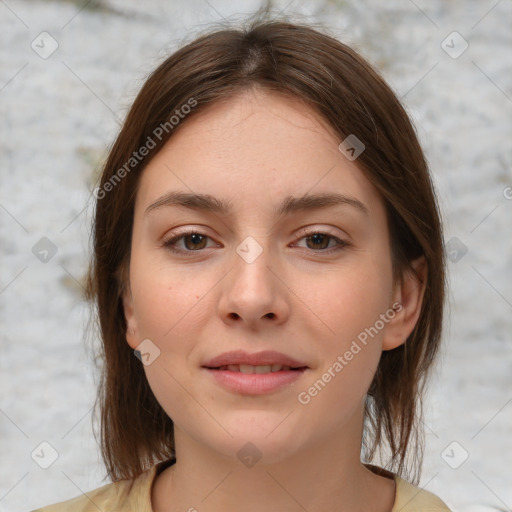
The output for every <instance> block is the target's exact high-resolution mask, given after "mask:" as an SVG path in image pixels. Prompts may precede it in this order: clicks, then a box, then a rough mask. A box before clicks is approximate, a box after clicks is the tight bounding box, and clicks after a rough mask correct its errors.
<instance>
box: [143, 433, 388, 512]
mask: <svg viewBox="0 0 512 512" xmlns="http://www.w3.org/2000/svg"><path fill="white" fill-rule="evenodd" d="M361 433H362V431H361ZM175 439H176V446H177V457H176V462H175V464H173V465H172V466H170V467H168V468H167V469H165V470H164V471H163V472H162V473H161V474H160V475H159V476H158V477H157V479H156V480H155V484H154V486H153V491H152V503H153V510H154V512H164V511H165V512H174V511H178V510H180V511H183V510H187V511H190V512H194V511H196V510H208V511H209V512H221V511H222V512H225V511H226V510H228V511H231V510H244V511H247V512H263V511H268V510H286V511H290V512H292V511H293V512H295V511H297V512H304V510H307V511H308V512H321V511H325V510H336V511H339V512H349V511H350V512H353V511H355V510H373V511H375V512H390V511H391V509H392V507H393V503H394V500H395V483H394V481H393V480H392V479H390V478H386V477H384V476H379V475H377V474H376V473H374V472H372V471H370V470H369V469H368V468H367V467H365V465H363V464H362V463H361V462H360V444H359V446H358V445H357V444H356V443H354V442H353V438H351V439H350V441H351V442H350V443H348V442H347V441H348V440H349V439H348V438H342V437H341V436H340V437H339V438H338V439H337V440H336V442H335V443H333V442H332V440H329V441H328V442H326V441H325V440H319V441H318V442H316V443H315V444H312V445H311V446H309V447H307V449H303V450H301V451H300V453H294V454H291V455H289V456H287V457H280V458H279V460H274V461H272V462H267V463H263V460H264V459H261V461H258V462H256V463H255V464H254V465H252V466H251V465H250V462H248V465H245V464H242V463H241V462H240V460H238V459H236V458H235V459H232V458H228V457H226V456H223V455H221V454H219V453H218V452H216V451H213V450H209V449H205V447H204V445H201V444H199V443H197V442H196V441H194V440H192V439H191V438H189V437H188V436H186V435H185V434H184V433H183V432H182V431H180V430H179V429H176V431H175Z"/></svg>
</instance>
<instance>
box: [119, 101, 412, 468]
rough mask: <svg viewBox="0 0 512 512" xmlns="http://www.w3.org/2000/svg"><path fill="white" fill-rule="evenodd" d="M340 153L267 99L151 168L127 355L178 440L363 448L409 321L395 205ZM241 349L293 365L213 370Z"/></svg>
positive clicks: (305, 118)
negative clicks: (388, 360) (400, 305)
mask: <svg viewBox="0 0 512 512" xmlns="http://www.w3.org/2000/svg"><path fill="white" fill-rule="evenodd" d="M340 142H341V140H339V139H338V138H337V137H336V136H335V135H334V133H333V132H332V131H331V130H330V129H328V128H326V126H325V124H322V122H321V121H320V118H319V117H317V115H316V114H315V113H313V112H312V111H310V110H309V109H307V108H306V107H305V106H303V104H302V103H301V102H300V101H298V100H294V99H283V97H282V96H278V95H276V94H272V93H270V94H269V93H264V92H261V91H257V92H255V91H253V92H246V93H243V94H240V95H238V96H236V97H235V98H234V99H231V100H230V101H228V102H226V103H223V104H220V103H218V104H214V105H213V106H210V107H208V108H207V109H205V110H203V111H202V112H200V113H199V114H198V115H197V116H196V117H194V118H191V119H189V120H187V121H186V124H184V125H183V126H182V127H180V130H179V131H177V132H176V134H175V135H174V136H173V137H172V138H171V139H170V141H169V142H168V143H167V145H166V146H165V147H164V148H163V149H162V150H161V151H160V152H159V153H158V154H157V155H156V156H155V158H153V160H151V162H150V163H149V165H148V166H147V167H146V169H145V170H144V172H143V174H142V176H141V181H140V188H139V190H138V192H137V198H136V205H135V217H134V225H133V239H132V246H131V260H130V271H129V292H127V293H126V294H125V296H124V304H125V314H126V317H127V322H128V331H127V341H128V343H129V344H130V346H131V347H132V348H133V349H135V348H137V347H139V345H140V347H139V349H140V350H141V352H142V360H143V362H144V369H145V372H146V375H147V378H148V381H149V384H150V386H151V389H152V390H153V392H154V394H155V397H156V398H157V400H158V401H159V403H160V404H161V405H162V407H163V408H164V410H165V411H166V413H167V414H168V415H169V416H170V417H171V418H172V420H173V421H174V424H175V429H176V433H177V439H178V438H179V436H181V439H184V438H185V437H186V438H187V439H189V440H193V442H194V443H197V444H198V445H201V446H202V447H204V448H210V449H212V450H214V451H216V452H218V453H222V454H223V455H225V456H227V457H236V456H237V453H238V452H239V450H240V449H242V448H243V447H244V446H245V445H246V443H248V442H251V443H252V444H253V445H254V446H255V447H256V448H254V447H252V448H247V447H246V448H244V449H245V450H258V453H259V454H260V455H261V456H263V457H266V459H267V460H268V461H271V460H274V461H276V460H279V459H280V458H283V457H285V456H287V455H291V454H294V453H299V451H300V450H303V449H306V448H308V447H310V448H311V447H313V446H314V445H315V443H318V442H330V443H332V442H335V440H336V439H340V434H341V433H342V432H345V433H347V434H348V433H349V432H350V435H351V436H358V435H360V432H361V430H360V429H361V427H362V424H361V421H362V412H363V404H364V401H365V395H366V391H367V389H368V387H369V385H370V383H371V380H372V377H373V374H374V372H375V369H376V367H377V364H378V361H379V358H380V355H381V351H382V350H383V349H387V348H393V346H392V345H393V344H395V345H396V344H398V342H397V341H396V339H397V336H396V333H395V335H394V338H393V332H392V329H393V325H394V323H396V319H397V318H398V316H399V315H398V313H396V312H395V311H394V310H393V309H392V306H393V303H394V302H395V300H396V299H397V296H396V295H395V294H394V287H393V280H392V268H391V255H390V246H389V234H388V229H387V222H386V215H385V209H384V204H383V202H382V200H381V198H380V196H379V195H378V193H377V192H376V190H375V189H374V187H373V186H372V185H371V184H370V183H369V182H368V181H367V179H366V178H365V177H364V175H363V173H362V172H361V171H360V170H359V168H358V167H357V160H355V161H349V160H348V159H347V158H346V156H345V155H344V154H342V153H341V152H340V150H339V149H338V146H339V144H340ZM174 193H180V194H184V195H191V196H192V199H193V200H191V199H188V200H187V199H186V198H185V197H184V196H182V197H181V199H184V200H183V201H181V204H179V203H180V201H179V200H180V198H179V197H177V196H174V200H175V201H173V200H172V199H173V197H172V196H171V195H170V194H174ZM333 194H338V195H339V197H338V199H337V200H336V201H334V200H333V198H334V196H333ZM203 195H205V196H208V197H207V198H206V200H205V199H200V196H203ZM324 195H325V196H326V197H324V200H322V199H318V198H321V197H322V196H324ZM328 195H329V197H327V196H328ZM306 197H310V198H311V199H309V200H305V198H306ZM317 197H318V198H317ZM194 198H195V199H194ZM315 198H317V199H315ZM326 198H327V199H328V200H325V199H326ZM221 203H222V204H223V205H224V206H225V209H222V208H220V207H219V206H220V204H221ZM168 242H169V244H168V245H167V243H168ZM174 250H175V251H178V252H174ZM395 307H396V304H395ZM406 334H407V333H406ZM398 337H399V336H398ZM392 338H393V340H394V341H393V340H392ZM404 339H405V338H404ZM143 340H145V341H143ZM402 341H403V340H402ZM141 343H142V345H141ZM231 351H241V352H244V353H246V354H245V355H247V354H249V355H253V354H259V353H261V352H263V351H275V352H278V353H280V354H281V355H276V354H274V355H272V354H271V355H270V356H269V358H265V357H256V359H254V360H251V359H250V360H249V362H250V361H252V362H253V363H254V364H252V365H248V366H245V365H244V366H242V367H241V368H240V366H236V361H240V362H241V363H243V362H244V360H243V359H241V356H240V355H236V354H235V356H234V359H231V360H229V361H224V362H221V361H217V362H213V363H209V362H210V361H211V360H212V359H214V358H217V357H218V356H221V355H222V354H225V353H226V352H231ZM282 357H288V358H292V359H293V360H295V362H296V364H295V367H299V366H300V367H302V369H295V370H294V369H290V370H288V369H287V368H286V367H285V368H284V370H283V369H281V370H279V368H280V367H279V366H278V365H279V361H281V364H282V363H283V360H282V359H281V358H282ZM226 362H231V364H234V365H235V366H231V367H229V368H227V367H226V366H225V365H224V363H226ZM245 362H246V363H247V362H248V361H247V360H246V361H245ZM285 362H286V361H285ZM220 363H223V364H222V365H221V364H220ZM258 363H259V364H258ZM272 364H275V365H277V366H274V367H272V366H271V365H272ZM206 366H210V367H211V368H212V369H209V368H207V367H206ZM221 366H222V367H223V368H221ZM289 366H292V365H289ZM255 367H256V368H255ZM304 367H307V368H306V369H304ZM213 368H217V369H213ZM218 368H221V369H218ZM240 370H242V371H240ZM272 370H277V371H274V372H272ZM253 371H256V372H257V374H256V375H248V374H246V373H245V372H253ZM315 383H316V385H315ZM315 386H316V387H315ZM340 442H341V441H340ZM178 449H179V446H178ZM355 449H356V450H357V453H359V446H358V445H357V444H356V448H355ZM242 453H243V451H242Z"/></svg>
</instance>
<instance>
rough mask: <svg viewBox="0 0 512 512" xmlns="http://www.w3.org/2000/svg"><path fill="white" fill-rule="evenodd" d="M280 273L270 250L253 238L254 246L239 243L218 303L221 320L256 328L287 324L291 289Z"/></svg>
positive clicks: (277, 263)
mask: <svg viewBox="0 0 512 512" xmlns="http://www.w3.org/2000/svg"><path fill="white" fill-rule="evenodd" d="M244 249H248V251H244ZM255 251H256V252H255ZM281 274H282V271H281V272H280V266H279V262H276V261H275V259H274V260H273V259H272V258H271V254H270V251H269V250H267V249H263V247H262V246H261V245H260V244H257V243H255V242H254V240H253V241H252V245H251V243H249V245H245V246H244V244H240V246H239V247H238V248H237V251H236V252H235V253H234V255H233V263H232V268H231V271H230V272H229V273H228V275H227V276H226V279H223V280H222V283H223V287H222V292H221V293H222V295H221V298H220V300H219V305H218V313H219V315H220V317H221V318H222V320H223V321H224V322H225V323H226V324H230V325H236V324H239V325H245V326H246V327H248V328H250V329H253V330H257V329H261V328H263V327H265V326H267V325H273V326H274V325H279V324H282V323H284V322H285V321H286V320H287V318H288V317H289V308H290V305H289V300H288V299H289V293H290V292H289V289H288V288H287V286H286V284H285V283H284V281H283V279H282V277H281ZM287 292H288V293H287Z"/></svg>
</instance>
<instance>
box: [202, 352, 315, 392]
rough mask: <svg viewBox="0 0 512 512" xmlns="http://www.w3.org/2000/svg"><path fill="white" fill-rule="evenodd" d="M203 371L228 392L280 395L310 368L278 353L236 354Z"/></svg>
mask: <svg viewBox="0 0 512 512" xmlns="http://www.w3.org/2000/svg"><path fill="white" fill-rule="evenodd" d="M202 369H203V370H204V371H206V372H207V374H208V375H209V377H208V378H211V379H212V382H213V383H215V384H216V385H220V386H221V387H222V388H223V389H224V390H227V391H230V392H231V393H236V394H239V395H263V394H269V393H276V392H278V391H279V390H282V389H286V388H287V387H289V386H291V385H292V384H293V383H295V382H297V381H298V380H300V379H301V378H302V376H303V375H304V374H305V373H306V372H307V370H309V369H310V368H309V366H307V365H305V364H304V363H303V362H301V361H298V360H296V359H293V358H291V357H289V356H287V355H285V354H281V353H278V352H274V351H265V352H259V353H257V354H250V353H247V352H243V351H234V352H227V353H224V354H221V355H220V356H218V357H216V358H214V359H211V360H210V361H207V362H206V363H205V364H203V366H202Z"/></svg>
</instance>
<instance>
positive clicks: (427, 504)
mask: <svg viewBox="0 0 512 512" xmlns="http://www.w3.org/2000/svg"><path fill="white" fill-rule="evenodd" d="M168 465H169V461H165V462H161V463H159V464H156V465H155V466H153V467H152V468H151V469H149V470H147V471H146V472H144V473H142V474H141V475H139V476H138V477H137V478H135V479H133V480H120V481H118V482H115V483H110V484H106V485H104V486H103V487H99V488H98V489H94V490H93V491H89V492H87V494H83V495H82V496H77V497H76V498H73V499H71V500H68V501H63V502H61V503H56V504H55V505H49V506H47V507H43V508H39V509H37V510H34V511H33V512H98V510H101V511H102V512H132V511H137V512H153V509H152V508H151V490H152V485H153V482H154V480H155V477H156V476H157V475H158V474H159V473H160V472H161V471H163V470H164V469H165V467H167V466H168ZM367 466H368V467H369V468H370V469H373V468H375V469H377V468H376V467H371V466H369V465H367ZM378 472H379V473H381V474H387V475H389V476H390V477H392V478H394V480H395V482H396V494H395V503H394V505H393V509H392V510H391V512H450V509H449V508H448V507H447V506H446V505H445V504H444V503H443V502H442V501H441V500H440V499H439V498H438V497H437V496H435V495H434V494H432V493H430V492H428V491H425V490H423V489H420V488H419V487H416V486H414V485H412V484H410V483H409V482H407V481H406V480H403V479H402V478H400V477H399V476H397V475H395V474H392V473H389V472H387V471H385V470H382V469H380V468H378Z"/></svg>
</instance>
